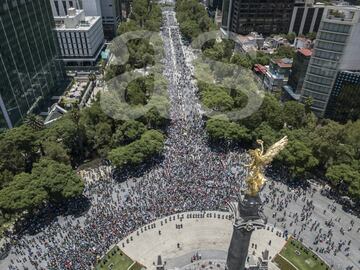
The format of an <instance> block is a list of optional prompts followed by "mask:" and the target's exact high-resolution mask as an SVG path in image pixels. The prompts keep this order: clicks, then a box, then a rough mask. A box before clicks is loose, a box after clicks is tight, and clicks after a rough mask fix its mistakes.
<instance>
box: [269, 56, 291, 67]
mask: <svg viewBox="0 0 360 270" xmlns="http://www.w3.org/2000/svg"><path fill="white" fill-rule="evenodd" d="M271 61H272V62H273V63H275V64H276V65H278V66H279V67H281V68H291V66H292V59H289V58H282V59H274V60H271Z"/></svg>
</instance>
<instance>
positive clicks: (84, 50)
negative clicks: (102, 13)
mask: <svg viewBox="0 0 360 270" xmlns="http://www.w3.org/2000/svg"><path fill="white" fill-rule="evenodd" d="M54 19H55V25H56V28H55V31H56V35H57V38H58V41H59V47H60V53H61V58H62V60H63V61H64V62H65V64H67V65H73V66H74V65H75V66H79V65H94V64H95V63H96V61H97V59H98V57H99V55H100V53H101V50H102V48H103V46H104V33H103V28H102V23H101V17H99V16H85V12H84V10H78V9H75V8H69V9H68V11H67V15H66V16H56V17H54Z"/></svg>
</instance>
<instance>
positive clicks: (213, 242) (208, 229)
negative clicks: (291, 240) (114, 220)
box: [118, 211, 286, 269]
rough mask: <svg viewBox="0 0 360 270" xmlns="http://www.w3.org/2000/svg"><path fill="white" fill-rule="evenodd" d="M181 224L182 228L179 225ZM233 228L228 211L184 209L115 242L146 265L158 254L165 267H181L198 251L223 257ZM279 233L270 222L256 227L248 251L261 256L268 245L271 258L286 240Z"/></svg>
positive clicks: (151, 263)
mask: <svg viewBox="0 0 360 270" xmlns="http://www.w3.org/2000/svg"><path fill="white" fill-rule="evenodd" d="M190 216H191V217H190ZM193 216H195V217H193ZM180 225H182V228H180V229H179V227H180ZM232 230H233V226H232V221H231V220H230V213H229V212H217V211H207V212H205V214H204V212H202V213H201V212H186V213H181V214H176V215H172V216H169V217H166V218H163V219H159V220H156V221H155V222H153V223H150V224H148V225H146V226H144V227H142V228H139V229H138V230H137V231H135V232H133V233H131V234H130V235H128V236H127V237H126V238H124V239H123V240H122V241H121V242H120V243H119V244H118V245H119V247H120V248H121V249H122V250H124V252H125V253H126V254H127V255H128V256H130V257H131V258H132V259H133V260H136V261H138V262H140V263H141V264H143V265H144V266H146V267H147V268H149V269H152V268H154V264H153V263H154V262H155V261H156V260H157V257H158V255H161V256H162V258H163V260H165V261H166V262H167V267H171V268H181V267H184V266H186V265H188V264H190V263H191V261H190V259H191V257H192V256H193V255H194V254H195V253H197V252H198V253H199V254H201V255H202V259H208V260H221V261H225V260H226V254H227V250H228V248H229V243H230V240H231V235H232ZM276 233H277V234H276ZM279 235H281V232H280V231H279V230H278V229H276V228H273V227H271V226H267V228H266V229H261V230H255V231H254V232H253V234H252V238H251V241H250V248H249V254H253V252H255V255H256V256H261V252H262V251H264V250H265V249H268V250H269V252H270V256H271V258H273V257H274V255H276V254H277V253H278V252H279V251H280V250H281V248H282V247H283V246H284V244H285V242H286V241H285V239H284V238H283V237H281V236H279ZM270 240H271V245H269V241H270ZM178 244H179V245H178ZM252 244H254V246H253V245H252ZM255 245H256V246H255Z"/></svg>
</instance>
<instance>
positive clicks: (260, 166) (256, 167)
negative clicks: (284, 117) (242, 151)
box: [245, 136, 288, 196]
mask: <svg viewBox="0 0 360 270" xmlns="http://www.w3.org/2000/svg"><path fill="white" fill-rule="evenodd" d="M256 142H257V143H258V144H259V145H260V148H256V149H254V150H250V151H249V154H250V156H251V163H250V164H248V165H245V166H246V167H249V170H250V172H249V176H248V178H247V179H246V183H247V185H248V190H247V191H248V193H249V194H250V195H251V196H255V195H257V194H258V192H259V191H260V190H261V188H262V186H263V185H264V183H265V180H266V179H265V176H264V169H265V166H266V165H267V164H269V163H270V162H271V161H272V160H273V159H274V157H275V156H276V155H277V154H279V153H280V151H281V150H283V149H284V148H285V146H286V144H287V143H288V138H287V136H285V137H283V138H282V139H281V140H280V141H278V142H276V143H274V144H273V145H272V146H270V147H269V149H268V150H267V151H266V153H265V154H264V142H263V141H262V140H256Z"/></svg>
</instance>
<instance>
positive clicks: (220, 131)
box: [206, 95, 360, 199]
mask: <svg viewBox="0 0 360 270" xmlns="http://www.w3.org/2000/svg"><path fill="white" fill-rule="evenodd" d="M224 112H225V111H224ZM206 129H207V132H208V135H209V138H210V141H212V142H216V143H219V142H220V143H221V142H222V143H224V142H228V143H235V144H241V145H242V146H244V147H245V148H251V147H253V146H254V145H253V142H254V141H255V140H256V139H262V140H264V142H265V144H266V146H270V145H271V144H273V143H274V142H276V141H277V140H279V139H280V138H281V137H282V136H284V135H287V136H288V137H289V144H288V146H287V147H286V149H285V150H284V151H282V152H281V153H280V155H279V156H278V157H277V158H276V160H275V162H274V164H273V165H274V166H275V167H277V168H279V169H281V170H283V171H284V172H285V171H286V172H288V173H289V175H290V176H291V178H293V179H298V180H299V179H304V178H306V177H310V176H311V175H316V176H318V177H320V178H323V179H328V180H329V181H330V183H331V184H332V185H333V186H334V187H336V188H338V190H339V191H341V192H342V193H343V194H349V195H350V196H351V197H352V198H354V199H360V162H359V160H360V144H359V139H360V121H359V120H358V121H356V122H351V121H350V122H348V123H346V124H340V123H337V122H335V121H331V120H322V121H320V122H319V121H318V120H317V118H316V117H315V116H314V115H313V113H312V112H311V111H310V109H309V106H308V105H304V104H300V103H298V102H295V101H288V102H285V103H280V102H279V101H278V100H276V99H275V98H274V97H273V96H271V95H266V96H265V98H264V101H263V103H262V105H261V107H260V109H259V110H258V111H256V112H255V113H254V114H252V115H251V116H250V117H247V118H245V119H242V120H239V121H231V120H229V118H227V117H226V114H224V115H220V116H218V117H214V118H211V119H210V120H208V121H207V124H206Z"/></svg>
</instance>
